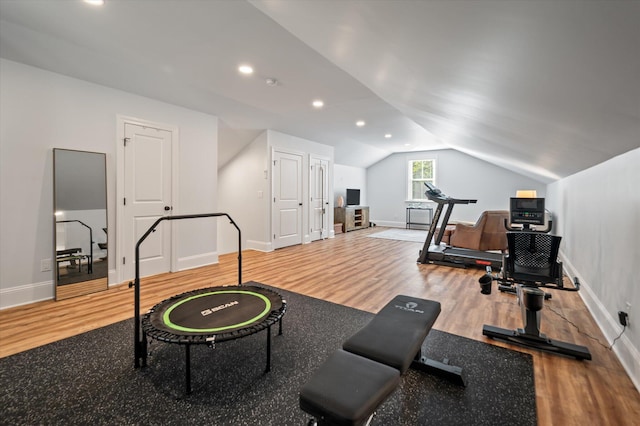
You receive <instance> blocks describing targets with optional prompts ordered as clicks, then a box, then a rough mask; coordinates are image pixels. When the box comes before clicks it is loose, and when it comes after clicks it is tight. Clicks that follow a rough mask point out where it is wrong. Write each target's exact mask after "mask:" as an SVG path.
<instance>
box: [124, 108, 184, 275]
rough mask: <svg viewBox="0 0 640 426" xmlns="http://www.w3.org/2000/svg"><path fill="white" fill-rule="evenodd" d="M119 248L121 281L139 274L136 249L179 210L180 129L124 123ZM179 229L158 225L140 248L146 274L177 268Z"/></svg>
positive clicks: (135, 122) (135, 121)
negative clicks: (176, 194)
mask: <svg viewBox="0 0 640 426" xmlns="http://www.w3.org/2000/svg"><path fill="white" fill-rule="evenodd" d="M118 129H119V131H120V132H121V134H122V138H119V139H120V140H119V149H118V209H117V210H118V217H117V223H118V224H119V226H118V236H119V238H118V241H119V242H120V243H119V244H118V249H119V255H118V257H117V262H116V270H118V271H119V273H118V276H119V277H120V280H119V281H123V280H128V279H131V278H133V277H134V276H135V245H136V242H137V241H138V240H139V238H140V237H141V236H142V234H144V233H145V232H146V230H147V229H149V227H150V226H151V225H152V224H153V223H154V222H155V221H156V220H157V219H158V218H160V217H162V216H166V215H170V214H171V212H172V210H173V202H172V201H173V200H174V199H175V197H174V188H175V187H176V186H175V174H174V173H173V171H174V169H175V165H174V162H175V161H176V158H177V155H175V152H176V145H177V141H176V140H175V139H176V135H177V130H176V129H175V128H172V127H171V126H166V125H158V124H153V123H144V122H140V121H138V120H129V119H121V120H119V126H118ZM173 253H175V250H173V225H172V223H171V222H170V221H166V222H164V223H162V224H161V225H160V226H158V228H157V230H156V231H155V232H154V233H152V234H151V235H150V236H149V237H148V238H147V239H146V240H145V243H144V245H141V246H140V276H141V277H142V276H149V275H156V274H160V273H163V272H169V271H171V270H173V269H175V268H174V260H173Z"/></svg>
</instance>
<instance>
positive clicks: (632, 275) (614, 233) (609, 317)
mask: <svg viewBox="0 0 640 426" xmlns="http://www.w3.org/2000/svg"><path fill="white" fill-rule="evenodd" d="M639 166H640V148H638V149H636V150H634V151H631V152H628V153H626V154H624V155H621V156H618V157H615V158H613V159H611V160H609V161H606V162H604V163H601V164H599V165H597V166H594V167H592V168H590V169H587V170H584V171H582V172H580V173H576V174H575V175H572V176H569V177H567V178H565V179H562V180H559V181H557V182H554V183H552V184H549V185H548V187H547V192H548V196H547V201H548V203H549V205H550V207H551V208H552V209H553V210H554V211H556V212H557V213H558V214H557V217H558V221H557V224H556V230H557V233H558V234H559V235H561V236H562V237H563V239H562V245H561V255H562V258H563V260H564V266H565V269H566V270H567V271H566V272H567V273H568V274H570V275H571V276H577V277H578V279H579V280H580V283H581V284H582V288H581V290H580V292H579V293H578V294H580V296H581V297H582V298H583V299H584V301H585V303H586V305H587V306H588V308H589V310H590V311H591V313H592V315H593V317H594V318H595V319H596V321H597V323H598V325H599V326H600V328H601V329H602V331H603V333H604V334H605V336H606V337H607V339H608V341H609V342H608V343H609V344H610V343H611V342H612V341H613V339H614V338H615V337H616V336H617V335H618V334H619V333H620V332H621V331H622V327H621V326H620V325H619V323H618V314H617V313H618V311H626V312H627V313H628V314H629V324H630V325H629V327H628V328H627V329H626V331H625V333H624V335H623V336H622V337H621V338H620V340H619V341H618V342H617V343H616V345H615V346H614V351H615V352H616V354H618V357H619V358H620V360H621V361H622V363H623V365H624V366H625V368H626V370H627V372H628V373H629V376H631V379H632V380H633V381H634V383H635V386H636V387H637V388H639V389H640V277H639V276H638V262H639V261H640V191H639V190H638V184H640V167H639Z"/></svg>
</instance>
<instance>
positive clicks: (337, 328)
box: [0, 286, 536, 425]
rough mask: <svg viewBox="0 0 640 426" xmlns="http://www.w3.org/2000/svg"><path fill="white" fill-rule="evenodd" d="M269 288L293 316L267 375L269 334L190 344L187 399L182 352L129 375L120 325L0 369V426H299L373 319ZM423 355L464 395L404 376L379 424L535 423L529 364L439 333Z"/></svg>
mask: <svg viewBox="0 0 640 426" xmlns="http://www.w3.org/2000/svg"><path fill="white" fill-rule="evenodd" d="M265 287H268V286H265ZM275 290H276V291H278V292H279V293H281V294H282V295H283V297H284V298H285V299H286V300H287V304H288V310H287V313H286V315H285V316H284V319H283V331H284V333H283V335H281V336H279V335H277V326H276V327H273V329H272V335H273V339H272V361H271V372H269V373H264V367H265V362H266V353H265V351H266V349H265V347H266V331H263V332H260V333H257V334H254V335H251V336H248V337H245V338H242V339H238V340H234V341H231V342H223V343H220V344H218V345H217V346H216V348H215V349H211V348H208V347H205V346H192V351H191V357H192V359H191V368H192V387H193V393H192V394H191V395H185V392H184V380H185V376H184V368H185V361H184V347H182V346H179V345H172V344H166V343H161V342H153V343H152V344H151V345H150V349H151V351H152V352H151V355H150V357H149V359H148V366H147V367H145V368H142V369H138V370H136V369H134V368H133V361H134V359H133V358H134V355H133V320H127V321H123V322H120V323H117V324H114V325H110V326H107V327H104V328H100V329H97V330H93V331H91V332H88V333H84V334H82V335H79V336H75V337H71V338H68V339H65V340H62V341H59V342H55V343H52V344H49V345H46V346H42V347H40V348H36V349H33V350H29V351H26V352H23V353H19V354H16V355H13V356H10V357H6V358H3V359H0V392H1V395H0V407H1V410H2V412H1V415H0V424H3V425H27V424H28V425H32V424H105V425H138V424H139V425H166V424H176V425H182V424H184V425H187V424H211V425H305V424H306V422H307V420H308V419H309V416H308V415H307V414H306V413H304V412H303V411H302V410H300V408H299V407H298V392H299V390H300V388H301V387H302V385H303V384H304V383H305V382H306V381H307V380H308V379H309V377H310V376H311V375H312V374H313V372H314V371H315V370H316V369H317V368H318V366H319V365H320V364H321V363H322V362H324V361H325V360H326V359H327V357H328V356H329V355H330V354H331V353H332V352H333V351H335V350H336V349H337V348H339V347H341V344H342V342H343V341H344V340H346V338H348V337H349V336H351V335H352V334H353V333H355V332H356V331H357V330H359V329H360V328H361V327H362V326H363V325H365V324H366V323H367V322H368V321H369V320H370V319H371V317H372V314H370V313H367V312H363V311H359V310H356V309H352V308H347V307H344V306H341V305H336V304H333V303H329V302H325V301H322V300H318V299H313V298H310V297H306V296H302V295H300V294H296V293H291V292H288V291H283V290H278V289H275ZM43 327H46V324H43ZM424 351H425V354H426V355H427V356H428V357H430V358H432V359H436V360H442V359H444V358H448V359H449V360H450V362H451V364H453V365H457V366H460V367H462V368H463V369H464V371H465V374H466V378H467V387H465V388H463V387H458V386H456V385H454V384H451V383H449V382H447V381H446V380H444V379H440V378H438V377H434V376H431V375H428V374H427V373H424V372H420V371H413V370H409V371H408V372H407V373H406V374H405V375H404V376H403V377H402V379H401V383H400V386H399V387H398V389H396V391H395V392H394V393H393V394H392V395H391V396H390V397H389V398H388V399H387V400H386V401H385V402H384V403H383V404H382V405H381V406H380V407H379V409H378V411H377V415H376V417H375V419H374V421H373V424H374V425H426V424H434V425H535V424H536V402H535V390H534V382H533V380H534V379H533V364H532V359H531V356H530V355H528V354H524V353H520V352H516V351H513V350H509V349H504V348H499V347H496V346H492V345H488V344H485V343H482V342H477V341H474V340H470V339H466V338H463V337H459V336H455V335H452V334H448V333H444V332H440V331H438V330H432V331H431V333H430V334H429V336H428V337H427V340H426V342H425V347H424Z"/></svg>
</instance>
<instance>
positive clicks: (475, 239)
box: [449, 223, 482, 250]
mask: <svg viewBox="0 0 640 426" xmlns="http://www.w3.org/2000/svg"><path fill="white" fill-rule="evenodd" d="M481 237H482V229H480V228H477V227H476V226H475V225H474V226H469V225H463V224H461V223H458V224H456V228H455V229H454V231H453V232H452V233H451V238H450V239H449V241H450V245H451V246H453V247H461V248H467V249H472V250H478V248H479V247H480V238H481Z"/></svg>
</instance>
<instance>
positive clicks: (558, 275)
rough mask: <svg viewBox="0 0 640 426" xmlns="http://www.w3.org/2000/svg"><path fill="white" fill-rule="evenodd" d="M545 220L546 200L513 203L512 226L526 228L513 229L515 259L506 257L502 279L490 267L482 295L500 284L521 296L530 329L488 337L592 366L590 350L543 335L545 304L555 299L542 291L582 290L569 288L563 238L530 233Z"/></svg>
mask: <svg viewBox="0 0 640 426" xmlns="http://www.w3.org/2000/svg"><path fill="white" fill-rule="evenodd" d="M523 200H526V201H523ZM540 200H542V201H540ZM523 205H525V206H526V207H528V209H527V211H523V208H518V207H519V206H520V207H522V206H523ZM544 218H545V210H544V199H539V198H535V199H514V198H512V199H511V221H512V223H520V224H522V225H523V227H522V229H521V230H519V231H514V230H513V229H510V232H507V243H508V246H509V253H508V254H506V255H504V256H503V262H502V265H503V267H502V271H501V272H500V274H498V275H492V270H491V267H490V266H488V267H487V268H486V271H487V273H486V274H485V275H483V276H482V277H481V278H480V280H479V283H480V288H481V290H480V292H481V293H482V294H485V295H486V294H491V285H492V282H493V281H498V282H499V283H500V284H499V288H500V290H502V291H510V292H513V293H515V294H516V296H517V298H518V304H519V305H520V308H521V311H522V320H523V323H524V327H523V328H518V329H515V330H508V329H504V328H500V327H496V326H492V325H484V326H483V328H482V334H483V335H485V336H487V337H490V338H493V339H498V340H503V341H507V342H511V343H515V344H518V345H521V346H527V347H532V348H535V349H539V350H543V351H547V352H551V353H556V354H562V355H567V356H571V357H575V358H576V359H588V360H590V359H591V353H590V352H589V349H588V348H587V347H585V346H580V345H575V344H572V343H567V342H561V341H558V340H554V339H550V338H549V337H547V336H546V335H545V334H543V333H541V332H540V321H541V317H542V312H541V311H542V308H543V306H544V300H545V299H548V298H549V297H550V296H548V297H547V296H546V293H545V292H544V291H542V290H541V289H540V288H550V289H555V290H564V291H579V290H580V283H579V282H578V281H577V279H576V280H575V281H574V284H575V286H574V287H565V286H564V283H563V276H564V274H563V270H562V262H559V261H558V260H557V257H558V251H559V248H560V241H561V239H562V237H560V236H557V235H551V234H549V233H548V231H549V230H550V227H549V226H548V227H547V231H546V232H536V231H533V230H531V229H530V228H529V226H528V225H530V224H531V223H533V222H535V223H537V224H543V221H544ZM507 289H508V290H507Z"/></svg>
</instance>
